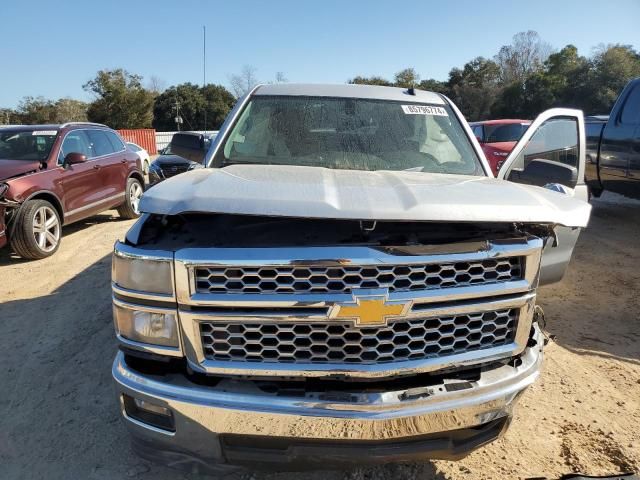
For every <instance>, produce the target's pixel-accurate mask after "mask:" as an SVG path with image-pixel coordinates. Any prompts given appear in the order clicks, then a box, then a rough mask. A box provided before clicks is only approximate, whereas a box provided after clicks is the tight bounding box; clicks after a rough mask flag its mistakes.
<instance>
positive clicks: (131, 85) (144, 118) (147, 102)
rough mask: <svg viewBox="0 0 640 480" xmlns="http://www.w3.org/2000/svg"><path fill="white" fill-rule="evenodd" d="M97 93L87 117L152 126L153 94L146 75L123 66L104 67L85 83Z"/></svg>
mask: <svg viewBox="0 0 640 480" xmlns="http://www.w3.org/2000/svg"><path fill="white" fill-rule="evenodd" d="M83 88H84V89H85V90H86V91H88V92H91V93H93V94H94V95H95V97H96V98H95V100H94V101H93V102H91V103H90V104H89V108H88V110H87V117H88V119H89V120H90V121H92V122H98V123H104V124H106V125H109V126H110V127H111V128H148V127H150V126H151V121H152V119H153V98H154V96H153V94H152V93H151V92H149V91H148V90H147V89H145V88H144V87H143V86H142V77H141V76H140V75H135V74H131V73H129V72H127V71H126V70H123V69H121V68H118V69H115V70H100V71H99V72H98V73H97V75H96V77H95V78H94V79H92V80H89V81H88V82H87V83H86V84H84V85H83Z"/></svg>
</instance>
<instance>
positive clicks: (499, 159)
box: [469, 119, 531, 175]
mask: <svg viewBox="0 0 640 480" xmlns="http://www.w3.org/2000/svg"><path fill="white" fill-rule="evenodd" d="M469 125H470V126H471V130H472V131H473V134H474V135H475V136H476V138H477V139H478V141H479V142H480V145H481V146H482V150H483V151H484V155H485V157H487V161H488V162H489V165H491V170H492V171H493V174H494V175H497V174H498V170H500V167H501V166H502V164H503V163H504V161H505V159H506V158H507V155H509V153H510V152H511V150H513V147H514V146H515V144H516V142H517V141H518V140H520V138H521V137H522V135H523V134H524V132H525V131H526V130H527V128H529V125H531V120H517V119H504V120H485V121H482V122H471V123H470V124H469Z"/></svg>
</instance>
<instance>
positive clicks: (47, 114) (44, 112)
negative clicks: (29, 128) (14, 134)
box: [18, 96, 56, 125]
mask: <svg viewBox="0 0 640 480" xmlns="http://www.w3.org/2000/svg"><path fill="white" fill-rule="evenodd" d="M55 113H56V112H55V105H54V103H53V102H52V101H51V100H48V99H46V98H44V97H30V96H28V97H24V98H23V99H22V100H20V102H19V103H18V117H19V118H20V123H24V124H26V125H37V124H43V123H55Z"/></svg>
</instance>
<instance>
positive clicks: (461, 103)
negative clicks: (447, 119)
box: [447, 57, 500, 120]
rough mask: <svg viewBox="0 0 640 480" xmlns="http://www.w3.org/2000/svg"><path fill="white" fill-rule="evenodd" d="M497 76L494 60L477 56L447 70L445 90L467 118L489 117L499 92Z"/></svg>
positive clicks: (498, 74)
mask: <svg viewBox="0 0 640 480" xmlns="http://www.w3.org/2000/svg"><path fill="white" fill-rule="evenodd" d="M499 78H500V67H499V66H498V65H497V64H496V62H494V61H492V60H488V59H486V58H484V57H477V58H475V59H473V60H471V61H470V62H467V63H466V64H465V65H464V67H463V68H462V69H459V68H454V69H452V70H451V72H449V81H448V82H447V90H448V91H449V96H450V97H451V99H452V100H453V102H454V103H455V104H456V105H457V106H458V108H460V110H461V111H462V112H463V113H464V115H465V116H466V117H467V119H469V120H482V119H486V118H488V117H489V115H490V112H491V107H492V105H493V102H494V101H495V99H496V97H497V96H498V94H499V92H500V85H499Z"/></svg>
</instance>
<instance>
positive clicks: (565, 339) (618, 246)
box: [538, 200, 640, 364]
mask: <svg viewBox="0 0 640 480" xmlns="http://www.w3.org/2000/svg"><path fill="white" fill-rule="evenodd" d="M593 205H594V208H593V211H592V216H591V221H590V224H589V227H588V228H587V229H586V230H584V231H583V232H582V234H581V236H580V239H579V241H578V245H577V247H576V249H575V251H574V257H573V259H572V261H571V265H570V266H569V270H568V272H567V275H566V276H565V278H564V279H563V281H562V282H561V283H558V284H555V285H551V286H548V287H543V288H541V289H540V291H539V295H538V301H539V303H540V304H541V305H542V306H543V308H544V310H545V314H546V318H547V330H548V332H549V334H551V335H553V336H554V338H555V341H556V342H557V343H558V344H560V345H562V346H563V347H565V348H567V349H569V350H571V351H573V352H576V353H578V354H588V355H598V356H602V357H606V358H617V359H620V360H623V361H627V362H631V363H634V364H640V314H639V313H638V312H640V296H638V292H640V208H638V207H633V206H626V205H616V204H611V203H599V202H598V201H597V200H596V201H595V202H594V204H593Z"/></svg>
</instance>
